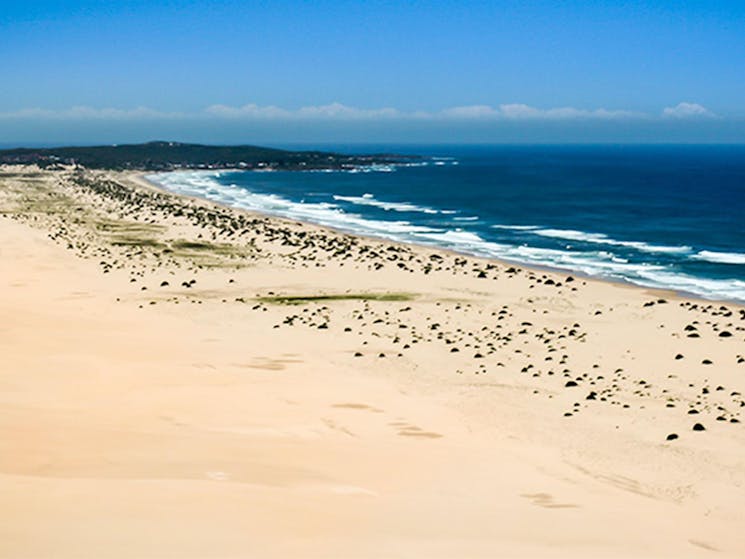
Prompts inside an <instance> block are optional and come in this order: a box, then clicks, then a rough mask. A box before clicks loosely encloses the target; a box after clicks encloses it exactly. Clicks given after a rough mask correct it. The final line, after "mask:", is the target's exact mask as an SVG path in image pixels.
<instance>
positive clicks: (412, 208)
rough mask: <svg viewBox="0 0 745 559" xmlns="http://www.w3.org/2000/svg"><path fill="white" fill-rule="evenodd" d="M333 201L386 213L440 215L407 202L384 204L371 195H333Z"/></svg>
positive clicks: (436, 211) (435, 211)
mask: <svg viewBox="0 0 745 559" xmlns="http://www.w3.org/2000/svg"><path fill="white" fill-rule="evenodd" d="M333 198H334V200H337V201H341V202H349V203H350V204H357V205H359V206H373V207H375V208H381V209H383V210H386V211H396V212H421V213H425V214H437V213H440V212H439V211H438V210H435V209H433V208H428V207H426V206H417V205H416V204H411V203H409V202H385V201H383V200H378V199H376V198H375V197H374V196H373V195H372V194H363V195H362V196H340V195H336V194H335V195H334V196H333Z"/></svg>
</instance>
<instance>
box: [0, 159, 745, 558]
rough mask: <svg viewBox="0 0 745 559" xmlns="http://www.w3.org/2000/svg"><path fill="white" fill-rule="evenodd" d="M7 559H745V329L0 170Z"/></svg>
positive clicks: (603, 286)
mask: <svg viewBox="0 0 745 559" xmlns="http://www.w3.org/2000/svg"><path fill="white" fill-rule="evenodd" d="M0 317H1V318H2V320H1V321H0V356H2V357H1V359H0V386H1V387H2V390H0V503H2V509H1V511H0V557H7V558H14V559H23V558H51V557H54V558H84V557H96V558H100V557H106V558H124V557H126V558H146V557H147V558H166V557H174V558H176V557H178V558H182V557H184V558H221V559H222V558H247V557H251V558H254V557H255V558H263V557H270V558H274V557H277V558H288V557H298V558H331V557H339V558H414V557H416V558H445V557H447V558H487V557H488V558H493V557H523V558H532V557H538V558H543V557H546V558H552V557H572V558H578V557H580V558H629V557H634V558H646V557H649V558H658V557H659V558H667V557H670V558H684V557H732V558H737V557H744V556H745V535H744V534H743V526H745V507H744V506H743V505H745V423H743V422H745V396H743V394H745V308H743V307H742V306H738V305H735V304H731V303H727V302H711V301H703V300H699V299H692V298H687V297H685V296H681V295H677V294H674V293H663V292H658V291H650V290H644V289H640V288H634V287H630V286H626V285H621V284H614V283H610V282H603V281H597V280H591V279H587V278H582V277H577V276H575V277H572V276H570V275H568V274H567V273H561V272H549V271H542V270H533V269H530V268H527V267H524V266H519V265H516V264H511V263H502V262H495V261H487V260H481V259H478V258H472V257H468V256H462V255H457V254H453V253H448V252H446V251H440V250H435V249H432V248H426V247H414V246H404V245H399V244H393V243H387V242H383V241H378V240H372V239H365V238H360V237H353V236H350V235H346V234H343V233H339V232H335V231H330V230H327V229H323V228H320V227H317V226H313V225H309V224H302V223H296V222H291V221H285V220H280V219H275V218H269V217H265V216H259V215H252V214H249V213H246V212H240V211H238V210H233V209H229V208H224V207H219V206H215V205H213V204H210V203H208V202H205V201H200V200H193V199H187V198H180V197H177V196H174V195H172V194H169V193H166V192H162V191H158V190H157V189H155V188H154V187H152V186H151V185H149V184H148V183H146V182H145V181H143V180H142V179H141V178H140V177H138V176H137V175H136V174H134V173H124V172H113V171H107V172H103V171H87V170H80V169H77V170H76V169H73V168H62V169H60V170H54V171H53V170H40V169H39V168H36V167H33V166H0Z"/></svg>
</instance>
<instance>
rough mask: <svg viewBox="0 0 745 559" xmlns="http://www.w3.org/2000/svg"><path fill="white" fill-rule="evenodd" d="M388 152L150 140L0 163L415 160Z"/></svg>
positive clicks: (29, 153)
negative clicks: (351, 153) (373, 152)
mask: <svg viewBox="0 0 745 559" xmlns="http://www.w3.org/2000/svg"><path fill="white" fill-rule="evenodd" d="M417 159H418V156H415V155H400V154H390V153H379V154H359V155H349V154H343V153H336V152H330V151H315V150H302V151H293V150H284V149H276V148H268V147H261V146H252V145H239V146H213V145H203V144H187V143H181V142H170V141H155V142H147V143H142V144H121V145H119V144H115V145H108V146H80V147H55V148H16V149H5V150H0V164H6V165H29V164H33V165H38V166H40V167H42V168H47V167H54V166H56V165H80V166H83V167H86V168H89V169H99V170H116V171H122V170H137V171H174V170H179V169H205V170H207V169H238V170H264V171H266V170H283V171H291V170H301V171H302V170H315V169H318V170H323V169H354V168H359V167H367V166H371V165H394V164H399V163H406V162H410V161H415V160H417Z"/></svg>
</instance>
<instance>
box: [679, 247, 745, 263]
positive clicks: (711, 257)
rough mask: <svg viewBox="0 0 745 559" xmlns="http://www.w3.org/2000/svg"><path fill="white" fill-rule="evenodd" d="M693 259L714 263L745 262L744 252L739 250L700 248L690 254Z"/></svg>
mask: <svg viewBox="0 0 745 559" xmlns="http://www.w3.org/2000/svg"><path fill="white" fill-rule="evenodd" d="M691 259H693V260H705V261H706V262H714V263H716V264H745V254H742V253H740V252H715V251H712V250H702V251H700V252H697V253H696V254H694V255H692V256H691Z"/></svg>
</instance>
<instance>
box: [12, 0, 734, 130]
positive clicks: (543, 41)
mask: <svg viewBox="0 0 745 559" xmlns="http://www.w3.org/2000/svg"><path fill="white" fill-rule="evenodd" d="M401 4H402V3H395V2H380V1H373V2H365V3H364V4H363V3H358V2H346V1H334V2H332V1H318V2H313V3H309V2H300V1H297V0H295V1H290V0H287V1H275V2H263V3H253V2H252V3H246V2H236V1H222V2H206V1H204V0H192V1H187V2H176V1H162V2H157V3H152V2H144V1H141V0H135V1H130V2H126V3H117V5H115V6H113V5H111V3H108V2H100V1H94V0H81V1H77V2H71V1H67V2H65V1H55V0H47V1H45V0H41V1H39V2H34V3H27V2H16V1H11V2H9V3H4V5H3V10H2V12H0V33H1V34H2V36H3V40H2V41H1V42H0V60H2V62H1V63H0V65H2V69H3V73H2V75H3V79H2V87H0V143H2V144H6V145H24V144H26V145H39V144H50V145H52V144H85V143H119V142H138V141H147V140H152V139H173V140H179V141H193V142H205V143H264V144H271V143H275V144H276V143H342V142H375V143H406V142H429V143H470V142H477V143H489V142H495V143H537V142H538V143H594V142H643V143H668V142H684V143H740V142H745V106H744V103H743V99H745V72H743V68H742V61H743V60H745V41H743V37H745V4H739V3H717V4H715V3H711V2H703V1H692V2H684V3H682V2H674V1H660V0H657V1H648V2H637V1H630V2H621V1H617V2H613V1H606V2H597V3H594V4H593V5H592V6H588V5H586V3H585V2H579V1H568V2H561V3H559V2H549V1H536V2H531V3H526V2H519V1H501V2H483V1H474V2H468V5H467V7H464V5H463V3H458V2H427V3H424V2H413V3H407V4H406V5H405V6H404V5H401Z"/></svg>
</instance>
